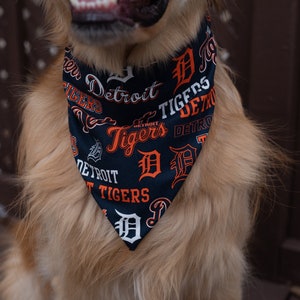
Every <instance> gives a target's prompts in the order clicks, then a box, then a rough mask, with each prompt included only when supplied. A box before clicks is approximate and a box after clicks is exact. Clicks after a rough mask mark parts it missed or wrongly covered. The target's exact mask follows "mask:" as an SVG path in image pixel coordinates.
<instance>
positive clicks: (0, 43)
mask: <svg viewBox="0 0 300 300" xmlns="http://www.w3.org/2000/svg"><path fill="white" fill-rule="evenodd" d="M6 46H7V43H6V40H5V39H3V38H0V49H4V48H5V47H6Z"/></svg>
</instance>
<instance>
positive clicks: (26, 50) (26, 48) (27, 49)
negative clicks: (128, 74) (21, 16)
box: [23, 41, 31, 55]
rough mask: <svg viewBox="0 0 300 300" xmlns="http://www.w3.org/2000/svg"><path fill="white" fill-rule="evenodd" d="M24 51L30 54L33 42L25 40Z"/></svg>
mask: <svg viewBox="0 0 300 300" xmlns="http://www.w3.org/2000/svg"><path fill="white" fill-rule="evenodd" d="M23 45H24V51H25V53H26V54H27V55H28V54H29V53H30V52H31V44H30V43H29V42H28V41H24V43H23Z"/></svg>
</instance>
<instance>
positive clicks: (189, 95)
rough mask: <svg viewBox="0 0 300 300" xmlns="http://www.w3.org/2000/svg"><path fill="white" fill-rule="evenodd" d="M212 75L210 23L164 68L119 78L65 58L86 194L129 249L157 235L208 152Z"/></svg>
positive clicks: (126, 72)
mask: <svg viewBox="0 0 300 300" xmlns="http://www.w3.org/2000/svg"><path fill="white" fill-rule="evenodd" d="M214 71H215V45H214V40H213V36H212V33H211V30H210V27H209V23H208V22H207V21H205V22H203V24H202V25H201V28H200V31H199V34H198V37H197V39H195V40H194V41H192V42H191V43H190V44H189V45H187V47H186V48H183V49H181V50H179V51H178V53H176V54H175V55H174V57H173V58H171V59H170V60H169V61H168V62H166V63H165V64H163V65H160V64H153V65H152V66H151V70H144V69H136V68H133V67H130V66H128V67H127V68H126V70H124V76H122V77H120V76H119V75H115V74H110V73H107V72H103V71H102V70H99V71H98V70H95V69H93V68H91V67H89V66H87V65H85V64H83V63H82V62H80V61H79V60H78V59H76V58H75V57H73V55H72V51H70V50H67V51H66V54H65V63H64V73H63V79H64V84H63V86H64V89H65V93H66V97H67V100H68V104H69V128H70V133H71V145H70V148H71V149H72V152H73V156H74V158H75V161H76V165H77V168H78V170H79V172H80V173H81V175H82V177H83V179H84V180H85V182H86V185H87V188H88V190H89V191H90V192H91V194H92V195H93V197H94V199H95V200H96V202H97V204H98V205H99V207H100V208H101V211H102V212H103V213H104V215H105V216H106V217H107V219H108V220H109V221H110V223H111V224H112V226H113V227H114V228H115V231H116V232H117V234H118V235H119V237H120V238H121V239H122V240H123V241H124V242H125V243H126V245H127V246H128V248H129V249H130V250H135V249H136V248H137V246H138V245H139V243H140V242H141V241H142V239H143V238H144V237H145V236H146V235H147V234H148V233H149V232H150V230H152V232H153V234H155V225H156V224H157V222H159V220H160V219H161V218H162V217H163V215H164V214H165V213H166V212H167V209H168V207H169V206H170V205H171V204H172V201H173V200H174V198H175V197H176V195H177V193H178V191H179V189H180V188H181V186H182V184H183V183H184V182H185V180H186V178H187V177H188V176H189V173H190V171H191V169H192V167H193V165H194V163H195V161H196V159H197V156H198V155H199V154H200V151H201V149H202V146H203V145H205V139H206V137H207V136H208V134H209V128H210V125H211V122H212V117H213V112H214V105H215V101H214V100H215V97H214V95H215V93H214ZM70 151H71V150H70ZM174 222H176V220H174ZM170 238H172V237H170Z"/></svg>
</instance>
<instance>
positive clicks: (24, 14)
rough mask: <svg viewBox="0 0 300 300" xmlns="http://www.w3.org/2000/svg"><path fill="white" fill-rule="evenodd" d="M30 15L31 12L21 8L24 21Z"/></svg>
mask: <svg viewBox="0 0 300 300" xmlns="http://www.w3.org/2000/svg"><path fill="white" fill-rule="evenodd" d="M30 16H31V13H30V11H29V9H28V8H23V10H22V17H23V20H25V21H26V20H28V19H29V18H30Z"/></svg>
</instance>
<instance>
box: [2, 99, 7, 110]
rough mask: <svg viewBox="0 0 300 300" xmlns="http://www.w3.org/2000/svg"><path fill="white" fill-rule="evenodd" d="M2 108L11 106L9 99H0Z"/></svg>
mask: <svg viewBox="0 0 300 300" xmlns="http://www.w3.org/2000/svg"><path fill="white" fill-rule="evenodd" d="M0 104H1V108H2V109H8V108H9V102H8V99H1V100H0Z"/></svg>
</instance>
